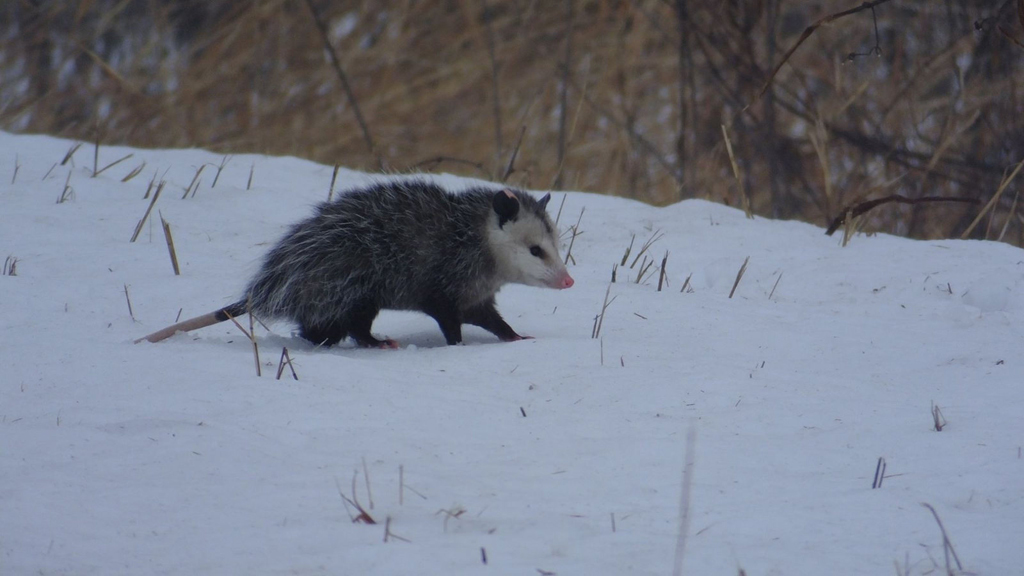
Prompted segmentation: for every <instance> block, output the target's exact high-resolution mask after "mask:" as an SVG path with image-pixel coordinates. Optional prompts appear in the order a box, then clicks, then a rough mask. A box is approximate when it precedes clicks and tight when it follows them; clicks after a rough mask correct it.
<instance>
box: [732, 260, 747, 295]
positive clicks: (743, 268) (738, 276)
mask: <svg viewBox="0 0 1024 576" xmlns="http://www.w3.org/2000/svg"><path fill="white" fill-rule="evenodd" d="M748 262H750V256H747V257H746V259H744V260H743V265H742V266H740V271H739V272H737V273H736V281H735V282H733V283H732V290H730V291H729V298H732V295H733V294H735V293H736V287H737V286H739V285H740V280H742V279H743V273H744V272H746V271H747V263H748Z"/></svg>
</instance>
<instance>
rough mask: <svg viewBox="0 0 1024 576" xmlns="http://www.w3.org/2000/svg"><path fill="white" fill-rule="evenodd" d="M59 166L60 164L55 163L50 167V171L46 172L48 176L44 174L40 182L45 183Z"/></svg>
mask: <svg viewBox="0 0 1024 576" xmlns="http://www.w3.org/2000/svg"><path fill="white" fill-rule="evenodd" d="M57 164H58V162H54V163H53V166H50V169H49V170H47V171H46V174H43V177H42V178H40V180H41V181H43V182H45V181H46V178H47V177H48V176H49V175H50V173H52V172H53V171H54V169H55V168H57Z"/></svg>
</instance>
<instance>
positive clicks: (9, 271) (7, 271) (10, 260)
mask: <svg viewBox="0 0 1024 576" xmlns="http://www.w3.org/2000/svg"><path fill="white" fill-rule="evenodd" d="M2 272H3V273H2V274H0V276H17V275H18V259H17V258H16V257H14V256H8V257H7V258H4V267H3V270H2Z"/></svg>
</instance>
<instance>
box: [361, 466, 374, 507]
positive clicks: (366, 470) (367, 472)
mask: <svg viewBox="0 0 1024 576" xmlns="http://www.w3.org/2000/svg"><path fill="white" fill-rule="evenodd" d="M363 479H364V480H365V481H366V497H367V498H368V499H369V500H370V510H373V492H371V491H370V469H369V468H368V467H367V466H366V457H365V456H364V457H363Z"/></svg>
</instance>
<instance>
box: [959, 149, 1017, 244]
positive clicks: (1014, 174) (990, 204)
mask: <svg viewBox="0 0 1024 576" xmlns="http://www.w3.org/2000/svg"><path fill="white" fill-rule="evenodd" d="M1021 167H1024V160H1021V161H1020V162H1018V163H1017V167H1016V168H1014V169H1013V172H1012V173H1011V174H1010V175H1009V176H1008V177H1006V178H1003V181H1002V182H1000V183H999V188H998V189H997V190H996V193H995V194H993V195H992V199H991V200H989V201H988V204H985V207H984V208H982V209H981V212H979V213H978V215H977V216H976V217H975V218H974V220H973V221H972V222H971V225H970V226H968V227H967V230H964V233H963V234H961V235H960V239H961V240H966V239H967V237H968V236H970V235H971V232H973V231H974V227H975V226H977V225H978V222H980V221H981V219H982V218H984V217H985V214H986V213H987V212H988V211H989V210H991V209H992V207H993V206H995V205H996V202H998V201H999V198H1000V197H1001V196H1002V195H1003V190H1006V187H1007V186H1009V185H1010V182H1013V179H1014V178H1016V177H1017V174H1018V173H1019V172H1020V169H1021Z"/></svg>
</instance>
